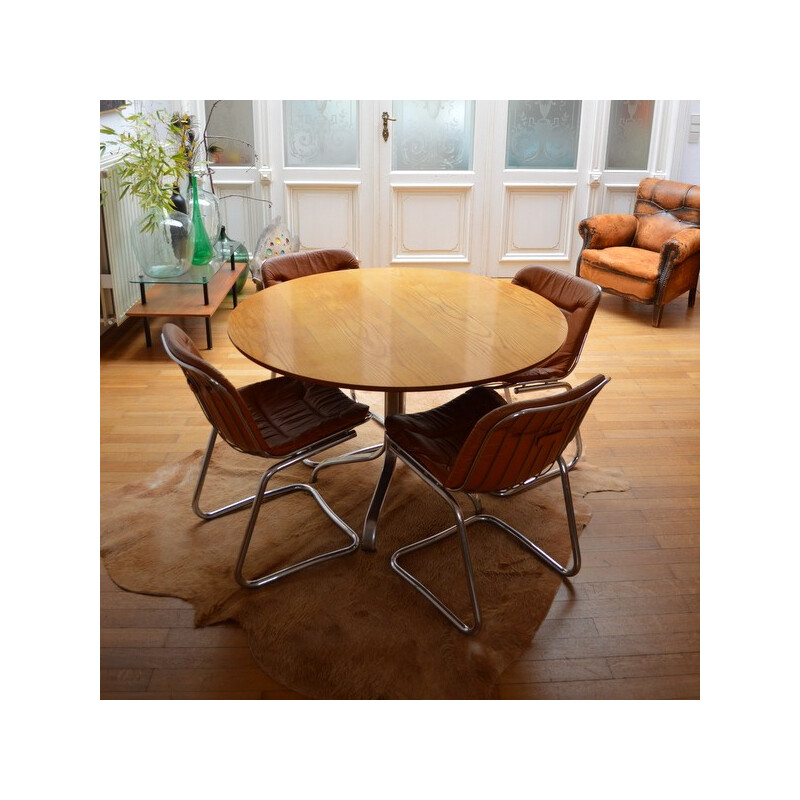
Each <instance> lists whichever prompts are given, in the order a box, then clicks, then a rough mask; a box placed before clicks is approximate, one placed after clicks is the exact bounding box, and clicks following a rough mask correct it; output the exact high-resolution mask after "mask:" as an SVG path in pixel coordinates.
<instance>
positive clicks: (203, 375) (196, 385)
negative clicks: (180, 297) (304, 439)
mask: <svg viewBox="0 0 800 800" xmlns="http://www.w3.org/2000/svg"><path fill="white" fill-rule="evenodd" d="M161 340H162V342H163V343H164V349H165V350H166V351H167V355H168V356H169V357H170V358H171V359H172V360H173V361H174V362H175V363H176V364H177V365H178V366H179V367H180V368H181V369H182V370H183V374H184V375H185V376H186V382H187V383H188V384H189V387H190V388H191V390H192V391H193V392H194V395H195V397H196V398H197V402H198V403H199V404H200V407H201V408H202V409H203V413H204V414H205V415H206V419H208V421H209V422H210V423H211V424H212V425H213V426H214V427H215V428H216V429H217V431H218V432H219V434H220V436H222V438H223V439H224V440H225V441H226V442H227V443H228V444H229V445H231V447H234V448H236V449H237V450H241V451H243V452H245V453H260V452H262V451H263V450H264V449H265V444H264V440H263V438H262V436H261V433H260V432H259V430H258V426H257V425H256V423H255V421H254V420H253V416H252V414H251V413H250V410H249V409H248V408H247V405H246V404H245V402H244V400H243V399H242V398H241V396H240V394H239V392H238V391H237V389H236V387H234V386H233V384H232V383H231V382H230V381H229V380H228V379H227V378H226V377H225V376H224V375H223V374H222V373H221V372H220V371H219V370H218V369H217V368H216V367H215V366H213V365H212V364H210V363H209V362H208V361H206V360H205V359H204V358H203V356H202V355H200V352H199V351H198V349H197V348H196V347H195V344H194V342H193V341H192V340H191V338H190V337H189V336H188V335H187V334H186V332H185V331H183V330H182V329H181V328H179V327H178V326H177V325H175V324H173V323H171V322H167V323H165V324H164V327H163V328H162V329H161Z"/></svg>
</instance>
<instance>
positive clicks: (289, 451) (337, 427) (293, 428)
mask: <svg viewBox="0 0 800 800" xmlns="http://www.w3.org/2000/svg"><path fill="white" fill-rule="evenodd" d="M161 339H162V342H163V343H164V349H165V350H166V352H167V355H168V356H169V357H170V358H171V359H172V360H173V361H175V363H176V364H177V365H178V366H179V367H180V368H181V369H182V370H183V372H184V375H185V376H186V380H187V382H188V383H189V387H190V388H191V390H192V391H193V392H194V394H195V397H196V399H197V401H198V403H199V404H200V407H201V408H202V409H203V412H204V413H205V415H206V418H207V419H208V421H209V422H210V423H211V436H210V438H209V440H208V446H207V448H206V453H205V456H204V458H203V462H202V465H201V467H200V475H199V477H198V480H197V486H196V488H195V492H194V497H193V499H192V510H193V511H194V512H195V514H197V516H199V517H200V518H201V519H204V520H211V519H216V518H217V517H221V516H223V515H225V514H230V513H232V512H234V511H239V510H240V509H243V508H249V509H250V516H249V519H248V521H247V526H246V528H245V532H244V539H243V541H242V545H241V549H240V552H239V558H238V561H237V563H236V568H235V575H236V580H237V581H238V583H239V584H240V585H242V586H244V587H248V588H254V587H258V586H264V585H266V584H268V583H272V582H273V581H276V580H277V579H279V578H282V577H284V576H286V575H290V574H292V573H294V572H297V571H299V570H301V569H304V568H306V567H310V566H311V565H312V564H317V563H319V562H321V561H327V560H329V559H331V558H336V557H337V556H343V555H346V554H348V553H352V552H355V551H356V550H357V549H358V547H359V544H360V540H359V538H358V535H357V534H356V532H355V531H354V530H353V529H352V528H351V527H350V526H349V525H347V524H346V523H345V522H344V520H342V519H341V518H340V517H338V516H337V515H336V514H335V513H334V512H333V510H332V509H331V508H330V507H329V506H328V504H327V503H326V502H325V500H324V499H323V498H322V496H321V495H320V493H319V492H318V491H317V490H316V489H315V488H314V487H312V486H310V485H308V484H305V483H292V484H288V485H283V486H278V487H275V488H272V489H267V484H268V483H269V481H270V479H271V478H272V477H273V476H275V475H276V474H277V473H278V472H280V471H282V470H284V469H286V468H287V467H291V466H292V465H293V464H297V463H298V462H300V461H303V460H304V459H305V458H308V457H309V456H313V455H316V454H317V453H320V452H322V451H323V450H327V449H328V448H330V447H333V446H334V445H337V444H339V443H340V442H344V441H347V440H348V439H351V438H352V437H354V436H355V435H356V432H355V430H354V429H355V428H356V427H357V426H359V425H361V424H363V423H364V422H366V421H367V420H368V419H369V418H370V415H369V408H368V407H367V406H366V405H364V404H362V403H356V402H354V401H353V400H351V399H350V398H348V397H347V395H345V394H344V393H343V392H341V391H340V390H339V389H336V388H332V387H327V386H318V385H315V384H307V383H303V382H302V381H298V380H295V379H294V378H286V377H280V378H274V379H271V380H265V381H261V382H259V383H253V384H250V385H249V386H244V387H242V388H240V389H236V388H235V387H234V386H233V385H232V384H231V383H230V382H229V381H228V380H227V378H225V376H224V375H223V374H222V373H221V372H220V371H219V370H217V369H216V368H215V367H214V366H212V365H211V364H209V363H208V362H207V361H206V360H205V359H204V358H203V357H202V356H201V355H200V353H199V351H198V350H197V348H196V347H195V345H194V343H193V342H192V340H191V339H190V338H189V337H188V336H187V335H186V333H185V332H184V331H183V330H181V329H180V328H179V327H178V326H177V325H174V324H172V323H166V324H165V325H164V327H163V329H162V333H161ZM218 436H219V437H221V438H222V439H223V440H224V441H225V442H226V443H227V444H229V445H230V446H231V447H233V448H234V450H239V451H240V452H242V453H247V454H249V455H252V456H257V457H259V458H266V459H274V460H276V461H277V463H275V464H274V465H272V466H271V467H270V468H269V469H268V470H267V471H266V472H264V473H263V475H262V477H261V479H260V481H259V485H258V490H257V491H256V493H255V494H254V495H251V496H250V497H246V498H243V499H242V500H238V501H236V502H233V503H231V504H229V505H226V506H223V507H221V508H218V509H216V510H214V511H204V510H202V509H201V507H200V496H201V494H202V491H203V484H204V482H205V478H206V474H207V472H208V467H209V463H210V461H211V456H212V453H213V451H214V445H215V443H216V440H217V437H218ZM298 491H302V492H306V493H307V494H310V495H311V496H312V497H313V499H314V500H315V501H316V502H317V504H318V505H319V507H320V508H321V509H322V511H323V512H324V513H325V514H326V515H327V516H328V518H329V519H330V520H331V521H332V522H333V523H334V524H335V525H336V526H337V527H339V528H340V529H341V530H342V531H343V532H344V533H345V534H346V536H347V539H348V544H347V545H345V546H343V547H341V548H338V549H335V550H332V551H329V552H325V553H321V554H319V555H315V556H312V557H310V558H307V559H305V560H303V561H300V562H298V563H296V564H293V565H290V566H286V567H283V568H281V569H278V570H275V571H274V572H271V573H269V574H264V575H261V576H258V577H253V578H246V577H245V576H244V566H245V560H246V558H247V551H248V548H249V546H250V540H251V538H252V535H253V530H254V529H255V525H256V520H257V519H258V515H259V511H260V509H261V505H262V503H264V502H267V501H268V500H272V499H274V498H277V497H280V496H282V495H285V494H289V493H291V492H298Z"/></svg>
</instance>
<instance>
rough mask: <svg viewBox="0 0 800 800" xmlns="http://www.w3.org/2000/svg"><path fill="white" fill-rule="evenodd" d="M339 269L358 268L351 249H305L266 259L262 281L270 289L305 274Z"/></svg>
mask: <svg viewBox="0 0 800 800" xmlns="http://www.w3.org/2000/svg"><path fill="white" fill-rule="evenodd" d="M339 269H358V259H357V258H356V257H355V256H354V255H353V254H352V253H351V252H350V251H349V250H341V249H332V250H304V251H302V252H299V253H287V254H286V255H283V256H275V257H274V258H267V259H265V260H264V261H263V262H262V264H261V282H262V283H263V284H264V288H265V289H268V288H269V287H270V286H275V285H276V284H279V283H283V282H284V281H290V280H293V279H294V278H302V277H303V276H304V275H316V274H317V273H320V272H335V271H336V270H339Z"/></svg>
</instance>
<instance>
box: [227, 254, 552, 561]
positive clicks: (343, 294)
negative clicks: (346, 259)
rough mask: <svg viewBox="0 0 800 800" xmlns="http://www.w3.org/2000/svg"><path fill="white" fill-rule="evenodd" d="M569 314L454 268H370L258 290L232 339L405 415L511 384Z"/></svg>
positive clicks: (371, 534)
mask: <svg viewBox="0 0 800 800" xmlns="http://www.w3.org/2000/svg"><path fill="white" fill-rule="evenodd" d="M566 335H567V323H566V320H565V318H564V315H563V314H562V313H561V311H560V310H559V309H558V308H557V307H556V306H554V305H553V304H552V303H550V302H549V301H548V300H545V299H544V298H543V297H541V296H540V295H537V294H535V293H534V292H531V291H529V290H528V289H523V288H522V287H520V286H514V285H513V284H511V283H510V282H508V281H504V280H500V279H496V278H487V277H484V276H481V275H474V274H471V273H464V272H452V271H449V270H446V269H430V268H421V267H419V268H418V267H374V268H371V267H367V268H360V269H348V270H339V271H336V272H327V273H321V274H318V275H309V276H305V277H302V278H295V279H294V280H291V281H286V282H285V283H282V284H279V285H277V286H272V287H270V288H269V289H265V290H263V291H260V292H257V293H256V294H254V295H252V296H251V297H249V298H247V299H246V300H244V301H240V302H239V304H238V306H237V307H236V308H234V309H233V311H232V312H231V315H230V318H229V321H228V336H229V337H230V340H231V342H232V343H233V345H234V346H235V347H236V349H237V350H239V351H240V352H241V353H242V354H243V355H244V356H246V357H247V358H249V359H250V360H252V361H254V362H255V363H257V364H261V365H262V366H264V367H266V368H267V369H269V370H272V371H274V372H279V373H281V374H283V375H289V376H291V377H295V378H299V379H301V380H305V381H311V382H313V383H321V384H326V385H330V386H338V387H341V388H347V389H362V390H367V391H379V392H383V393H384V413H385V414H386V415H387V416H388V415H390V414H395V413H402V412H403V411H404V410H405V393H406V392H409V391H435V390H439V389H455V388H459V387H468V386H476V385H479V384H482V383H489V382H493V381H496V380H499V379H502V378H506V377H508V376H510V375H513V374H514V373H517V372H521V371H522V370H524V369H526V368H527V367H530V366H532V365H534V364H537V363H538V362H540V361H542V360H543V359H545V358H547V356H549V355H551V354H552V353H553V352H555V351H556V350H557V349H558V348H559V347H560V346H561V345H562V344H563V342H564V340H565V338H566ZM394 462H395V458H394V456H393V454H391V451H390V450H389V449H388V448H387V449H386V451H385V457H384V466H383V470H382V472H381V476H380V479H379V481H378V484H377V486H376V488H375V493H374V495H373V498H372V502H371V504H370V507H369V511H368V512H367V517H366V520H365V522H364V535H363V537H362V547H363V548H364V549H365V550H374V549H375V539H376V531H377V520H378V514H379V512H380V508H381V505H382V503H383V498H384V495H385V493H386V490H387V489H388V486H389V481H390V480H391V476H392V472H393V469H394Z"/></svg>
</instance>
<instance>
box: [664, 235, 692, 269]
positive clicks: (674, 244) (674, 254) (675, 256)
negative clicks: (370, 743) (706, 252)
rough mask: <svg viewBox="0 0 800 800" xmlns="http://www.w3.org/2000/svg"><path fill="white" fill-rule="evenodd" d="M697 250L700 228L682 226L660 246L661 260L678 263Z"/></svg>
mask: <svg viewBox="0 0 800 800" xmlns="http://www.w3.org/2000/svg"><path fill="white" fill-rule="evenodd" d="M699 252H700V228H684V229H683V230H682V231H678V233H676V234H674V235H673V236H671V237H670V238H669V239H667V241H666V242H664V244H663V245H662V246H661V253H662V256H663V258H662V262H663V261H666V260H669V261H670V262H671V263H673V264H680V263H681V262H682V261H685V260H686V259H687V258H688V257H689V256H691V255H694V254H695V253H699Z"/></svg>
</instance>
